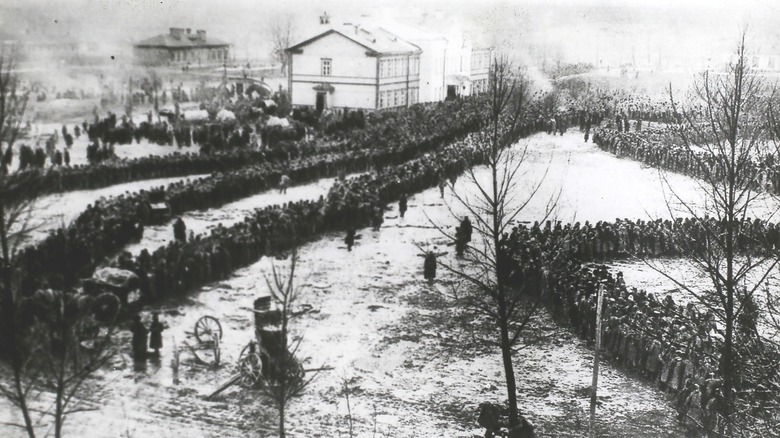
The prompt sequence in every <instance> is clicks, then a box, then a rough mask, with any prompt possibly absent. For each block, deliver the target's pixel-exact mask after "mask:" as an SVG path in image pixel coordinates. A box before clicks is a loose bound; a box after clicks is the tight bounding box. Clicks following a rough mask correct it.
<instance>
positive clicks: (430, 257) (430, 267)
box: [423, 251, 436, 281]
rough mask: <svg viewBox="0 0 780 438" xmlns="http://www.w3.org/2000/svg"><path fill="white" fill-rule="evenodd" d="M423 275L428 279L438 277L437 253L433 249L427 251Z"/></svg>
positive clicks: (431, 279)
mask: <svg viewBox="0 0 780 438" xmlns="http://www.w3.org/2000/svg"><path fill="white" fill-rule="evenodd" d="M423 276H424V277H425V279H426V280H428V281H433V280H434V279H435V278H436V253H435V252H433V251H428V252H427V253H425V262H424V263H423Z"/></svg>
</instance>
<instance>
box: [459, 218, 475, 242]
mask: <svg viewBox="0 0 780 438" xmlns="http://www.w3.org/2000/svg"><path fill="white" fill-rule="evenodd" d="M460 229H461V230H463V237H464V238H465V239H466V243H468V242H471V233H472V232H473V231H474V227H472V226H471V219H469V217H468V216H464V217H463V220H462V221H460Z"/></svg>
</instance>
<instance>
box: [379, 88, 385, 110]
mask: <svg viewBox="0 0 780 438" xmlns="http://www.w3.org/2000/svg"><path fill="white" fill-rule="evenodd" d="M386 101H387V97H385V92H384V91H380V92H379V105H378V106H379V108H384V107H385V102H386Z"/></svg>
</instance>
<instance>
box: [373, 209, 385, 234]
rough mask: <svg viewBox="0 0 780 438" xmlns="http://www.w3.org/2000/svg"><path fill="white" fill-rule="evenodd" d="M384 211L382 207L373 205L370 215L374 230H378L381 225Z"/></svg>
mask: <svg viewBox="0 0 780 438" xmlns="http://www.w3.org/2000/svg"><path fill="white" fill-rule="evenodd" d="M384 220H385V217H384V212H383V211H382V207H380V206H376V207H374V212H373V215H372V217H371V226H372V227H373V228H374V231H379V228H381V227H382V222H384Z"/></svg>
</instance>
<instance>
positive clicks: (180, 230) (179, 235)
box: [173, 218, 187, 242]
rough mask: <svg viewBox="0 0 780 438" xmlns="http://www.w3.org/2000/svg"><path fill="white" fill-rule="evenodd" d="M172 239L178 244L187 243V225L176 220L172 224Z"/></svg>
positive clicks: (180, 220)
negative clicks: (178, 242)
mask: <svg viewBox="0 0 780 438" xmlns="http://www.w3.org/2000/svg"><path fill="white" fill-rule="evenodd" d="M173 238H174V239H176V240H178V241H180V242H186V241H187V225H185V224H184V221H183V220H182V219H181V218H177V219H176V222H174V224H173Z"/></svg>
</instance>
